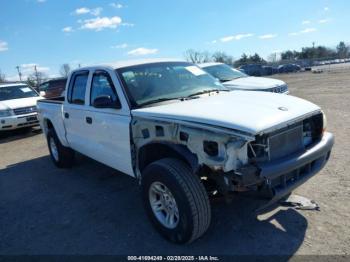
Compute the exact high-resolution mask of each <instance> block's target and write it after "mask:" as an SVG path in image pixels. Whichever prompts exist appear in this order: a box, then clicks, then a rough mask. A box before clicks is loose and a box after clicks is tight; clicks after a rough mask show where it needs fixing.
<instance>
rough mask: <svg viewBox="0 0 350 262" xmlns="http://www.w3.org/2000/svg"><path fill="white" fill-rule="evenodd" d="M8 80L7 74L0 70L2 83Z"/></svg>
mask: <svg viewBox="0 0 350 262" xmlns="http://www.w3.org/2000/svg"><path fill="white" fill-rule="evenodd" d="M4 82H6V77H5V74H3V73H2V72H1V70H0V83H4Z"/></svg>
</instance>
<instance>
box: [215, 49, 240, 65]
mask: <svg viewBox="0 0 350 262" xmlns="http://www.w3.org/2000/svg"><path fill="white" fill-rule="evenodd" d="M212 60H213V61H214V62H218V63H224V64H227V65H230V66H233V65H234V62H235V61H234V58H233V57H232V56H230V55H228V54H226V53H225V52H219V51H218V52H215V53H214V54H213V55H212Z"/></svg>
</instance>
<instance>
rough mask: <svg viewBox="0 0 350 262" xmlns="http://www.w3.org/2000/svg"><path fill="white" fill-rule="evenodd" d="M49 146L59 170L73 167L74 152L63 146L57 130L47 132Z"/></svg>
mask: <svg viewBox="0 0 350 262" xmlns="http://www.w3.org/2000/svg"><path fill="white" fill-rule="evenodd" d="M47 144H48V147H49V151H50V156H51V159H52V161H53V162H54V164H55V165H56V166H57V167H59V168H69V167H72V165H73V161H74V151H73V150H72V149H71V148H69V147H65V146H63V145H62V144H61V142H60V140H59V139H58V137H57V135H56V132H55V130H53V129H50V130H49V131H48V132H47Z"/></svg>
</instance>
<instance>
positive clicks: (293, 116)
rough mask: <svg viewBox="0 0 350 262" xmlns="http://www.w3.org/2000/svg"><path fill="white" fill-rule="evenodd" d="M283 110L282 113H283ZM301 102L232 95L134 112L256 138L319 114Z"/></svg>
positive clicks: (279, 97)
mask: <svg viewBox="0 0 350 262" xmlns="http://www.w3.org/2000/svg"><path fill="white" fill-rule="evenodd" d="M281 107H282V110H281V109H279V108H281ZM319 110H320V108H319V107H318V106H316V105H315V104H313V103H310V102H308V101H306V100H303V99H301V98H297V97H293V96H285V95H281V94H274V93H269V92H257V91H256V92H254V91H232V92H221V93H220V94H217V95H211V96H208V95H206V96H202V97H200V98H197V99H192V100H187V101H183V102H180V101H179V102H177V101H176V102H174V103H170V104H163V105H159V106H154V107H148V108H140V109H135V110H132V115H133V116H138V117H145V118H147V117H152V118H161V119H163V120H166V119H168V120H178V121H189V122H194V123H200V124H206V125H212V126H217V127H224V128H229V129H234V130H239V131H241V132H246V133H249V134H251V135H256V134H260V133H264V132H268V131H272V130H275V129H278V128H282V127H284V126H287V125H288V124H290V122H292V121H296V120H299V119H301V118H303V117H306V115H311V114H313V113H315V112H318V111H319Z"/></svg>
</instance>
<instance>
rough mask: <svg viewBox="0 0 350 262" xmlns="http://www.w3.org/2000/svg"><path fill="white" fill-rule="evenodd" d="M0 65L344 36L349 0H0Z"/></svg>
mask: <svg viewBox="0 0 350 262" xmlns="http://www.w3.org/2000/svg"><path fill="white" fill-rule="evenodd" d="M0 10H1V15H0V70H1V72H2V73H3V74H5V76H6V77H7V79H8V80H18V75H17V69H16V66H19V67H20V69H21V71H22V73H23V75H24V76H26V75H28V74H30V73H32V72H33V70H34V65H36V66H37V69H38V70H39V71H41V72H43V73H45V74H46V75H48V76H49V77H56V76H59V68H60V66H61V65H62V64H64V63H68V64H70V65H71V67H72V68H75V67H78V65H79V64H80V65H81V66H84V65H91V64H95V63H96V64H97V63H103V62H113V61H118V60H128V59H139V58H158V57H161V58H183V57H184V52H185V51H186V50H187V49H195V50H199V51H209V52H215V51H224V52H226V53H228V54H230V55H232V56H234V57H235V58H239V57H240V56H241V54H242V53H246V54H253V53H255V52H257V53H259V54H260V55H262V56H263V57H265V58H266V57H267V56H268V55H269V54H271V53H275V52H281V51H284V50H288V49H295V50H299V49H300V48H301V47H303V46H311V45H312V42H315V44H316V45H325V46H330V47H335V46H336V45H337V44H338V43H339V41H345V42H346V43H349V42H350V15H349V10H350V1H349V0H308V1H305V0H244V1H242V0H240V1H236V0H120V1H119V0H1V9H0Z"/></svg>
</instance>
